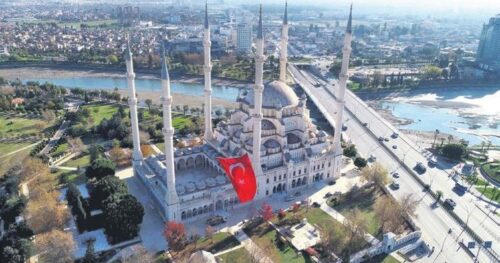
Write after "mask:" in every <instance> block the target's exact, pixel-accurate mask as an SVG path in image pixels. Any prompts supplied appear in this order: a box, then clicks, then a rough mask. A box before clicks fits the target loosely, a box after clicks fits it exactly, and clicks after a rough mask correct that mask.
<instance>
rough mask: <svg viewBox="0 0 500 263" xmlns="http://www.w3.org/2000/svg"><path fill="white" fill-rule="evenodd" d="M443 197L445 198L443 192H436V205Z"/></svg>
mask: <svg viewBox="0 0 500 263" xmlns="http://www.w3.org/2000/svg"><path fill="white" fill-rule="evenodd" d="M442 197H443V191H441V190H437V191H436V203H438V202H439V200H441V198H442Z"/></svg>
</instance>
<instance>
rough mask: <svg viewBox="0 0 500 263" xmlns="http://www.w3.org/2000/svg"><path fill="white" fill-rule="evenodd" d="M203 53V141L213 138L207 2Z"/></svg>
mask: <svg viewBox="0 0 500 263" xmlns="http://www.w3.org/2000/svg"><path fill="white" fill-rule="evenodd" d="M203 37H204V38H203V53H204V65H203V73H204V75H205V89H204V93H205V108H204V110H203V111H204V113H205V140H210V139H212V137H213V131H212V63H211V55H210V52H211V49H210V47H211V46H212V43H211V42H210V25H209V24H208V2H207V3H206V4H205V30H204V33H203Z"/></svg>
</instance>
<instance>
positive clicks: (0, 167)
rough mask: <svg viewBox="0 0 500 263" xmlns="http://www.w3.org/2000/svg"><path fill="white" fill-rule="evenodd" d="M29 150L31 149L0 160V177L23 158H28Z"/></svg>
mask: <svg viewBox="0 0 500 263" xmlns="http://www.w3.org/2000/svg"><path fill="white" fill-rule="evenodd" d="M0 145H1V144H0ZM31 149H32V148H28V149H25V150H22V151H19V152H17V153H15V154H12V155H9V156H7V157H3V158H0V176H3V175H4V174H5V173H6V172H7V170H9V169H10V168H11V167H12V166H13V165H14V164H16V163H17V162H21V161H22V160H24V158H26V157H27V156H29V154H30V152H31Z"/></svg>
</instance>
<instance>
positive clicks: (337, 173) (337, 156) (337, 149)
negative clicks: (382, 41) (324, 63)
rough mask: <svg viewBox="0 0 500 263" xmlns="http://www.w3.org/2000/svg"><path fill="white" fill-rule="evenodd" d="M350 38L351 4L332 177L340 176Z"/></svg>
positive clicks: (334, 142)
mask: <svg viewBox="0 0 500 263" xmlns="http://www.w3.org/2000/svg"><path fill="white" fill-rule="evenodd" d="M351 38H352V4H351V9H350V11H349V20H348V21H347V28H346V32H345V38H344V47H343V48H342V67H341V69H340V75H339V91H338V94H337V98H336V103H337V115H336V116H335V134H334V136H333V147H334V151H335V166H334V167H335V168H334V169H335V171H334V177H338V176H340V168H341V165H342V147H341V146H340V135H341V133H342V120H343V115H344V104H345V100H344V96H345V90H346V82H347V78H348V76H347V69H348V67H349V56H350V55H351Z"/></svg>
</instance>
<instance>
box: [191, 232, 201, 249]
mask: <svg viewBox="0 0 500 263" xmlns="http://www.w3.org/2000/svg"><path fill="white" fill-rule="evenodd" d="M200 238H201V237H200V235H198V234H197V233H194V234H192V235H191V238H190V239H191V242H192V243H193V244H194V250H196V246H198V241H199V240H200Z"/></svg>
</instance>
